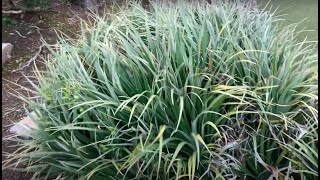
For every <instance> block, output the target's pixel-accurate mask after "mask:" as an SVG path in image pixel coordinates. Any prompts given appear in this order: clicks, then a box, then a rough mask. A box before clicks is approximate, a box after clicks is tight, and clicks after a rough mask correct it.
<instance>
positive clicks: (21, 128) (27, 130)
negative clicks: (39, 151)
mask: <svg viewBox="0 0 320 180" xmlns="http://www.w3.org/2000/svg"><path fill="white" fill-rule="evenodd" d="M31 117H32V118H37V115H36V113H35V112H32V113H30V115H29V116H27V117H25V118H24V119H22V120H21V121H19V122H18V123H16V124H15V125H14V126H12V127H11V128H10V130H9V132H10V133H12V134H16V135H17V136H18V137H21V138H23V139H32V135H31V132H32V130H36V129H38V128H39V127H38V125H37V124H36V123H35V122H34V121H33V120H32V119H31Z"/></svg>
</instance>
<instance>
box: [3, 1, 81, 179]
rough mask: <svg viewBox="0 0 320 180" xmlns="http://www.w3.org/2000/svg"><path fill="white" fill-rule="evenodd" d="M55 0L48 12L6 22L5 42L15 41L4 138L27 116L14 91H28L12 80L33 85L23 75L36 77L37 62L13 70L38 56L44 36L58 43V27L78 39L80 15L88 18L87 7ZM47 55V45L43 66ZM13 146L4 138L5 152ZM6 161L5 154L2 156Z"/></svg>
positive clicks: (11, 175) (7, 173)
mask: <svg viewBox="0 0 320 180" xmlns="http://www.w3.org/2000/svg"><path fill="white" fill-rule="evenodd" d="M53 2H54V3H52V5H51V6H50V8H49V10H48V11H44V12H32V13H24V14H20V15H14V16H13V18H14V19H15V21H16V22H17V24H16V25H12V26H4V25H3V28H2V42H3V43H11V44H12V45H13V47H14V48H13V54H12V59H11V60H10V61H9V62H6V63H5V64H4V65H3V67H2V137H5V136H7V135H9V132H8V130H9V128H10V126H11V125H12V124H13V122H17V121H19V120H21V119H22V118H23V117H25V116H26V112H25V109H24V106H23V102H22V101H21V100H19V99H18V98H16V97H14V96H12V95H11V94H10V93H15V92H14V91H18V92H20V93H22V94H23V95H28V93H27V92H26V91H24V90H22V88H20V87H19V86H16V85H14V84H12V83H10V82H14V83H17V84H19V85H21V86H23V87H27V88H32V87H31V85H30V84H29V83H28V82H27V81H26V79H25V78H24V77H23V74H24V75H26V76H33V63H31V64H30V65H29V66H27V67H25V68H24V69H21V70H19V71H16V72H13V71H15V70H18V69H20V68H21V67H23V66H24V65H25V64H26V62H27V61H28V60H29V59H30V58H32V57H33V56H35V54H36V52H37V51H38V49H39V47H40V46H41V44H42V42H41V41H40V37H41V36H42V37H43V38H44V40H45V41H46V42H48V43H50V44H55V43H56V40H57V36H56V33H55V31H54V29H55V30H61V31H62V32H64V33H65V34H67V35H68V36H70V37H73V38H74V37H76V34H77V32H78V31H79V29H80V26H79V19H78V18H77V16H79V17H81V18H84V19H85V18H86V17H87V12H86V10H85V9H83V8H81V7H79V6H76V5H73V4H70V3H66V2H60V1H53ZM46 54H48V51H47V50H46V49H45V48H43V49H42V51H41V54H40V56H39V57H38V58H36V60H35V62H36V64H37V66H38V67H39V68H40V69H43V68H44V66H43V62H44V60H43V59H42V58H41V57H45V56H46ZM8 81H10V82H8ZM15 94H16V93H15ZM9 146H10V144H8V142H5V141H2V153H4V152H12V151H14V148H10V147H9ZM3 160H4V156H3V155H2V161H3ZM31 177H32V175H30V174H25V173H18V172H14V171H12V170H3V171H2V180H15V179H17V180H29V179H30V178H31Z"/></svg>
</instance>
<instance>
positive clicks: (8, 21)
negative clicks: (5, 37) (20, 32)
mask: <svg viewBox="0 0 320 180" xmlns="http://www.w3.org/2000/svg"><path fill="white" fill-rule="evenodd" d="M16 24H17V21H16V20H15V19H14V18H13V17H11V16H2V25H3V26H14V25H16Z"/></svg>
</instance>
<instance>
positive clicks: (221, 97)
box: [4, 3, 318, 179]
mask: <svg viewBox="0 0 320 180" xmlns="http://www.w3.org/2000/svg"><path fill="white" fill-rule="evenodd" d="M150 9H151V10H150V11H146V10H144V9H143V8H142V7H141V6H140V5H137V4H132V5H131V6H129V8H128V9H124V10H122V11H121V12H120V13H117V14H116V15H112V16H111V17H108V18H101V17H95V25H94V26H93V27H89V26H88V25H87V24H85V23H84V25H83V30H82V36H81V38H80V40H79V41H78V42H67V41H66V40H64V39H62V40H61V43H60V45H61V46H60V49H59V50H57V51H54V50H52V53H53V58H52V59H50V61H49V62H48V63H47V70H46V71H45V72H39V71H37V79H38V81H39V85H35V89H36V90H37V92H38V93H39V96H40V97H41V98H38V99H37V100H34V99H33V100H32V99H26V102H28V104H29V107H30V108H31V109H32V110H33V111H35V113H37V115H38V118H37V119H35V121H36V122H37V124H38V125H39V130H37V131H35V132H33V139H32V140H19V139H17V138H10V140H12V141H18V142H19V144H20V145H22V147H21V148H20V149H19V150H18V151H17V152H16V153H14V154H9V155H8V156H9V157H11V158H9V159H8V160H6V161H5V164H4V165H5V166H6V167H14V166H16V165H17V164H19V165H27V167H26V168H22V169H18V168H17V169H18V170H26V171H28V172H34V173H35V177H37V178H38V177H40V176H41V177H43V178H53V177H60V178H63V177H64V178H70V179H83V178H88V179H122V178H124V179H215V178H217V179H234V178H239V177H241V178H246V179H267V178H271V177H277V178H280V179H281V178H282V179H284V178H286V177H291V176H294V177H299V178H301V179H314V178H316V177H317V176H318V170H317V168H318V162H317V161H318V120H317V117H318V111H317V110H316V108H315V106H316V104H317V100H318V95H317V90H318V84H317V62H318V59H317V54H316V51H315V47H316V46H315V44H313V43H312V42H307V41H303V42H298V41H296V40H295V37H296V35H297V34H296V33H295V32H294V31H295V27H296V25H291V26H288V27H286V28H284V29H279V28H278V27H279V25H278V21H279V19H278V18H277V17H275V16H274V15H273V14H271V13H270V12H264V11H259V10H258V9H256V8H250V7H246V6H245V5H244V4H241V3H214V4H212V5H209V4H204V3H199V4H190V3H180V4H177V5H162V4H153V5H152V6H151V8H150ZM15 160H18V161H15Z"/></svg>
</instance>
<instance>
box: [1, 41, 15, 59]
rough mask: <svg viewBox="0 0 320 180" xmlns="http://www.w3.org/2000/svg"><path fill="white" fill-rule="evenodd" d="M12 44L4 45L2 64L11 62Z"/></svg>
mask: <svg viewBox="0 0 320 180" xmlns="http://www.w3.org/2000/svg"><path fill="white" fill-rule="evenodd" d="M12 48H13V46H12V44H10V43H2V64H4V63H5V62H7V61H9V60H10V59H11V52H12Z"/></svg>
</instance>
